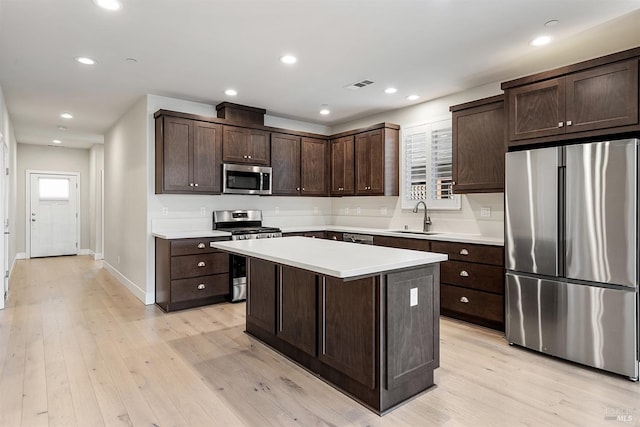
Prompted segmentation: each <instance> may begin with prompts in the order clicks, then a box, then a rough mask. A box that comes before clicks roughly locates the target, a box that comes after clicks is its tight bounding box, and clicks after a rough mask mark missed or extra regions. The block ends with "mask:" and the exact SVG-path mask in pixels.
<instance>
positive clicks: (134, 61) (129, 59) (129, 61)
mask: <svg viewBox="0 0 640 427" xmlns="http://www.w3.org/2000/svg"><path fill="white" fill-rule="evenodd" d="M125 61H127V62H128V63H129V64H135V63H136V62H138V60H137V59H136V58H125Z"/></svg>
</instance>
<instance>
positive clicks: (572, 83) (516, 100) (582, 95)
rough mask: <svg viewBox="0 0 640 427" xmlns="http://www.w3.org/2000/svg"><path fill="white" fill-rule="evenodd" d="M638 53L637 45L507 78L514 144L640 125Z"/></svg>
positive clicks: (628, 129)
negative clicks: (566, 65) (556, 67)
mask: <svg viewBox="0 0 640 427" xmlns="http://www.w3.org/2000/svg"><path fill="white" fill-rule="evenodd" d="M639 55H640V49H638V48H636V49H632V50H629V51H624V52H620V53H617V54H613V55H608V56H606V57H602V58H597V59H594V60H590V61H585V62H582V63H579V64H574V65H571V66H568V67H563V68H559V69H556V70H551V71H548V72H544V73H540V74H537V75H533V76H529V77H524V78H521V79H518V80H513V81H510V82H505V83H503V84H502V88H503V89H504V90H505V95H506V108H507V112H508V116H507V117H508V138H509V145H524V144H535V143H545V142H551V141H558V140H568V139H577V138H587V137H593V136H597V135H612V134H617V133H625V132H632V131H637V130H639V129H640V125H639V121H638V102H639V97H638V56H639Z"/></svg>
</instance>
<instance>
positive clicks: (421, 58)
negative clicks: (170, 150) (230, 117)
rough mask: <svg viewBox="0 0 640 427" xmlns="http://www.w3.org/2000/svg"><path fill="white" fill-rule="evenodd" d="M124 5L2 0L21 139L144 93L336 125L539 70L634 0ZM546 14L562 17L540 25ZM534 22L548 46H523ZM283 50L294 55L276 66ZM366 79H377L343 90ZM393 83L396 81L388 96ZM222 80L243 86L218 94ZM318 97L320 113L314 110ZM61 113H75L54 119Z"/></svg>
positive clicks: (3, 80)
mask: <svg viewBox="0 0 640 427" xmlns="http://www.w3.org/2000/svg"><path fill="white" fill-rule="evenodd" d="M122 3H123V8H122V9H121V10H119V11H116V12H109V11H106V10H103V9H100V8H98V7H97V6H96V5H95V4H94V3H93V2H92V0H0V87H2V90H3V92H4V96H5V100H6V103H7V107H8V109H9V113H10V116H11V120H12V123H13V125H14V127H15V134H16V139H17V140H18V142H21V143H31V144H51V140H53V139H56V138H57V139H61V140H63V143H64V145H65V146H71V147H85V148H86V147H89V146H91V145H92V144H94V143H101V142H102V139H103V137H102V135H103V134H104V132H105V131H107V130H108V129H109V127H111V126H112V125H113V124H114V123H115V121H116V120H117V119H118V118H119V117H120V116H121V115H122V114H123V113H124V112H125V111H126V110H127V109H128V108H129V107H130V106H131V105H132V104H133V103H134V102H135V101H136V100H138V99H139V98H140V97H141V96H143V95H144V94H155V95H162V96H170V97H175V98H180V99H185V100H191V101H197V102H203V103H208V104H213V105H215V104H218V103H220V102H222V101H231V102H235V103H239V104H245V105H251V106H255V107H261V108H266V109H267V112H268V114H271V115H275V116H282V117H288V118H293V119H298V120H303V121H308V122H313V123H320V124H325V125H328V126H332V125H335V124H338V123H343V122H346V121H350V120H355V119H357V118H361V117H364V116H368V115H371V114H375V113H379V112H382V111H386V110H391V109H396V108H401V107H405V106H408V105H411V104H415V103H419V102H424V101H426V100H429V99H434V98H437V97H440V96H443V95H447V94H451V93H455V92H459V91H461V90H464V89H467V88H471V87H476V86H480V85H483V84H486V83H491V82H496V81H499V80H504V79H508V78H513V77H517V76H519V75H523V74H527V73H531V72H533V71H538V70H539V69H535V70H531V68H532V67H533V68H535V67H537V66H538V65H540V66H543V65H544V64H543V62H540V61H538V62H536V58H541V57H543V56H541V55H543V54H544V52H545V51H543V49H546V52H549V55H551V54H552V53H553V52H554V49H561V46H562V43H563V41H565V40H571V39H574V40H575V38H576V37H577V36H579V35H580V34H581V33H583V32H584V31H587V30H589V29H592V28H593V27H597V26H599V25H601V24H603V23H605V22H608V21H611V20H614V19H618V21H619V22H618V23H617V24H616V28H617V30H618V33H617V34H618V37H620V34H622V35H623V37H625V36H629V37H630V38H631V40H637V39H638V38H640V34H639V32H640V13H639V8H640V0H225V1H221V0H122ZM634 11H635V12H634ZM632 12H633V13H632ZM630 13H631V14H630ZM622 15H626V17H622V18H620V17H621V16H622ZM552 19H556V20H559V23H558V24H557V25H555V26H553V27H550V28H545V26H544V24H545V22H547V21H549V20H552ZM620 26H623V28H620ZM625 26H626V27H625ZM607 28H608V27H607ZM542 33H548V34H550V35H551V36H553V38H554V43H553V44H551V45H549V46H546V47H543V48H533V47H531V46H529V45H528V42H529V41H530V40H531V39H532V38H533V37H534V36H537V35H539V34H542ZM604 37H607V35H606V34H604ZM582 49H585V50H586V51H588V49H589V46H583V47H582ZM557 52H561V50H557V51H556V53H557ZM285 53H292V54H294V55H296V56H297V57H298V58H299V61H298V63H297V64H295V65H293V66H285V65H283V64H282V63H280V61H279V58H280V56H281V55H283V54H285ZM78 56H89V57H92V58H94V59H96V60H97V64H96V65H94V66H91V67H88V66H83V65H81V64H78V63H77V62H75V61H74V58H76V57H78ZM127 58H135V59H136V60H137V62H135V63H131V62H128V61H126V59H127ZM527 58H530V60H529V61H527ZM566 63H569V62H561V63H560V64H558V65H563V64H566ZM520 64H522V66H520ZM540 69H544V68H540ZM514 73H516V74H514ZM362 79H370V80H372V81H374V82H375V83H374V84H373V85H371V86H368V87H366V88H364V89H360V90H357V91H352V90H348V89H345V88H344V86H345V85H348V84H350V83H353V82H356V81H359V80H362ZM388 86H394V87H397V88H398V92H397V93H396V94H394V95H387V94H385V93H384V89H385V88H386V87H388ZM230 87H232V88H234V89H236V90H237V91H238V96H236V97H234V98H231V97H228V96H226V95H225V94H224V91H225V89H227V88H230ZM410 94H417V95H420V99H419V100H417V101H407V100H406V96H407V95H410ZM321 104H328V105H329V108H330V109H331V111H332V112H331V114H330V115H329V116H326V117H323V116H320V115H319V114H318V111H319V109H320V105H321ZM63 111H69V112H71V113H73V114H74V118H73V119H72V120H63V119H61V118H60V117H59V114H60V113H62V112H63ZM59 125H64V126H67V127H68V130H66V131H60V130H58V128H57V127H58V126H59Z"/></svg>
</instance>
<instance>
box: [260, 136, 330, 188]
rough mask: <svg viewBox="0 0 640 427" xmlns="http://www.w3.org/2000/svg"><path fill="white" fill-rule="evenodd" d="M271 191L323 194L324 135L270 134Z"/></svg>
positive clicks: (325, 181)
mask: <svg viewBox="0 0 640 427" xmlns="http://www.w3.org/2000/svg"><path fill="white" fill-rule="evenodd" d="M271 167H272V168H273V189H272V192H273V194H274V195H281V196H299V195H303V196H326V195H328V194H329V190H328V171H329V167H328V146H327V141H326V140H325V139H320V138H309V137H302V138H301V137H299V136H295V135H288V134H279V133H272V134H271Z"/></svg>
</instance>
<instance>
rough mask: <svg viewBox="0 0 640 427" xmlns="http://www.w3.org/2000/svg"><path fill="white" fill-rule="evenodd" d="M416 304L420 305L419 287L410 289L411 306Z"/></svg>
mask: <svg viewBox="0 0 640 427" xmlns="http://www.w3.org/2000/svg"><path fill="white" fill-rule="evenodd" d="M416 305H418V288H411V289H410V290H409V307H415V306H416Z"/></svg>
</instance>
